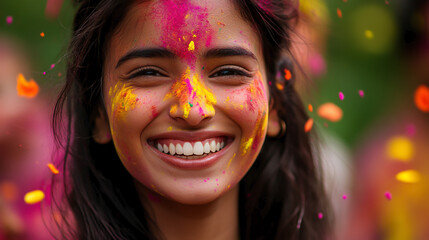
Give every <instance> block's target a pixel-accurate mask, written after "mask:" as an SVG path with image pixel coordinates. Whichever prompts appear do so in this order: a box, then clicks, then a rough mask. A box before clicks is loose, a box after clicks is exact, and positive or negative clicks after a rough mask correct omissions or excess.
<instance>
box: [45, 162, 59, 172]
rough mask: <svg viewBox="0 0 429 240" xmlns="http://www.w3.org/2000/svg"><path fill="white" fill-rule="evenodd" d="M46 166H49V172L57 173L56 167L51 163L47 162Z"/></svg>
mask: <svg viewBox="0 0 429 240" xmlns="http://www.w3.org/2000/svg"><path fill="white" fill-rule="evenodd" d="M48 168H49V170H51V172H52V173H53V174H58V173H59V171H58V169H57V168H56V167H55V166H54V164H52V163H48Z"/></svg>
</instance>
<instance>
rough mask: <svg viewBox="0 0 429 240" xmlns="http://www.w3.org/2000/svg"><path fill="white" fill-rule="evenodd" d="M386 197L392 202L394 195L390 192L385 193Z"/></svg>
mask: <svg viewBox="0 0 429 240" xmlns="http://www.w3.org/2000/svg"><path fill="white" fill-rule="evenodd" d="M384 196H385V197H386V198H387V200H392V194H391V193H390V192H385V193H384Z"/></svg>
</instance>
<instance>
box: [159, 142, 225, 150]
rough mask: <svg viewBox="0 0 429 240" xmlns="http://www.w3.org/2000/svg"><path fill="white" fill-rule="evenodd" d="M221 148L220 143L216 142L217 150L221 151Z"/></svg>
mask: <svg viewBox="0 0 429 240" xmlns="http://www.w3.org/2000/svg"><path fill="white" fill-rule="evenodd" d="M164 146H165V145H164ZM219 149H220V143H216V151H219Z"/></svg>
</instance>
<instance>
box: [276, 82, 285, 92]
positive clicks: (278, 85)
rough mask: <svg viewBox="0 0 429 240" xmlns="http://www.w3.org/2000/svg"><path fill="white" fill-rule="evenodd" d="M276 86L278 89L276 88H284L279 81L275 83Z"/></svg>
mask: <svg viewBox="0 0 429 240" xmlns="http://www.w3.org/2000/svg"><path fill="white" fill-rule="evenodd" d="M276 87H277V89H278V90H280V91H283V89H284V88H285V87H284V86H283V84H281V83H276Z"/></svg>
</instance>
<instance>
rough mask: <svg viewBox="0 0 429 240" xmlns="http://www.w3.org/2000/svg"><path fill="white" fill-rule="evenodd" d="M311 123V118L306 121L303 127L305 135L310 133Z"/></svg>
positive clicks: (312, 121)
mask: <svg viewBox="0 0 429 240" xmlns="http://www.w3.org/2000/svg"><path fill="white" fill-rule="evenodd" d="M313 123H314V120H313V119H312V118H309V119H308V120H307V122H306V123H305V126H304V131H305V132H306V133H307V132H310V131H311V129H312V128H313Z"/></svg>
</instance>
